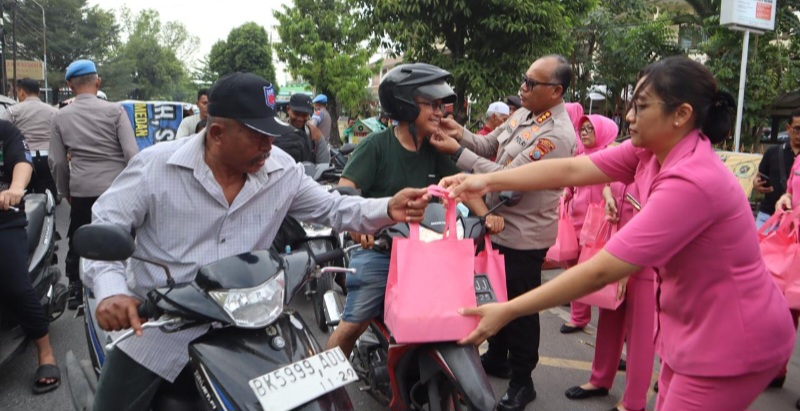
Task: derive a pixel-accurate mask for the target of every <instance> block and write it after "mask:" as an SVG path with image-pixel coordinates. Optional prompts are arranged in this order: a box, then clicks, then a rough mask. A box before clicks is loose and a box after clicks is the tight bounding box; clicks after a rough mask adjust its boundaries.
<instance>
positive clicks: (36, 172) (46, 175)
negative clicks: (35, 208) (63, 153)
mask: <svg viewBox="0 0 800 411" xmlns="http://www.w3.org/2000/svg"><path fill="white" fill-rule="evenodd" d="M45 190H50V192H51V193H52V194H53V198H55V200H56V201H58V189H57V188H56V182H55V180H53V174H51V173H50V165H49V164H47V156H40V155H38V154H36V152H35V151H34V152H33V175H31V182H30V183H28V191H29V192H32V193H41V194H44V192H45Z"/></svg>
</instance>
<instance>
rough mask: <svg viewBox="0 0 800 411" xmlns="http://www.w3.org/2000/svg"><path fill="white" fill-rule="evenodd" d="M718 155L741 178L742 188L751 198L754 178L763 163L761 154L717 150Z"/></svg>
mask: <svg viewBox="0 0 800 411" xmlns="http://www.w3.org/2000/svg"><path fill="white" fill-rule="evenodd" d="M717 155H719V158H720V159H722V162H723V163H725V165H726V166H727V167H728V169H729V170H731V172H732V173H733V175H735V176H736V178H738V179H739V184H741V186H742V190H744V193H745V194H746V195H747V198H750V195H751V194H752V192H753V179H755V177H756V173H757V172H758V164H759V163H761V157H762V156H761V154H743V153H734V152H731V151H717Z"/></svg>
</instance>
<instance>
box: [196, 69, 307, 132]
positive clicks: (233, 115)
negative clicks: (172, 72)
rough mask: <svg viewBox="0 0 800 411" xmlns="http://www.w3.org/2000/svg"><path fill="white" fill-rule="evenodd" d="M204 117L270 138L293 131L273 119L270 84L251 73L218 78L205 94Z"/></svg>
mask: <svg viewBox="0 0 800 411" xmlns="http://www.w3.org/2000/svg"><path fill="white" fill-rule="evenodd" d="M208 115H209V116H212V117H223V118H229V119H233V120H236V121H238V122H240V123H242V124H244V125H245V126H247V127H249V128H251V129H253V130H255V131H257V132H259V133H261V134H265V135H268V136H273V137H277V136H280V135H283V134H286V133H289V132H292V131H294V127H292V126H290V125H289V124H286V123H284V122H283V121H281V120H280V119H278V118H277V115H278V114H277V112H275V88H274V87H273V86H272V83H270V82H269V81H267V80H264V79H263V78H261V77H260V76H257V75H255V74H253V73H247V72H242V71H240V72H237V73H232V74H227V75H224V76H222V77H220V79H219V80H217V81H216V83H214V85H212V86H211V89H210V90H209V91H208Z"/></svg>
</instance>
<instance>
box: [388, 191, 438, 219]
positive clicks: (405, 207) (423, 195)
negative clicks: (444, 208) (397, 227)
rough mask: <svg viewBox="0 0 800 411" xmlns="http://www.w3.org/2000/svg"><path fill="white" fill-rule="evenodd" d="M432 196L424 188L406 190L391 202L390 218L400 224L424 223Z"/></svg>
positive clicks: (396, 195)
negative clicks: (424, 216)
mask: <svg viewBox="0 0 800 411" xmlns="http://www.w3.org/2000/svg"><path fill="white" fill-rule="evenodd" d="M430 199H431V195H430V194H428V190H427V189H424V188H405V189H402V190H400V191H399V192H398V193H397V194H395V195H394V197H392V199H391V200H389V210H388V211H389V217H391V218H392V220H394V221H397V222H398V223H406V222H409V223H418V222H420V221H422V216H423V214H425V207H427V206H428V201H429V200H430Z"/></svg>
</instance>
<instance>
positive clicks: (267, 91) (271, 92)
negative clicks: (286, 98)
mask: <svg viewBox="0 0 800 411" xmlns="http://www.w3.org/2000/svg"><path fill="white" fill-rule="evenodd" d="M264 99H265V100H266V101H267V106H268V107H269V108H271V109H273V110H275V89H274V88H273V87H272V84H270V85H269V86H264Z"/></svg>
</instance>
